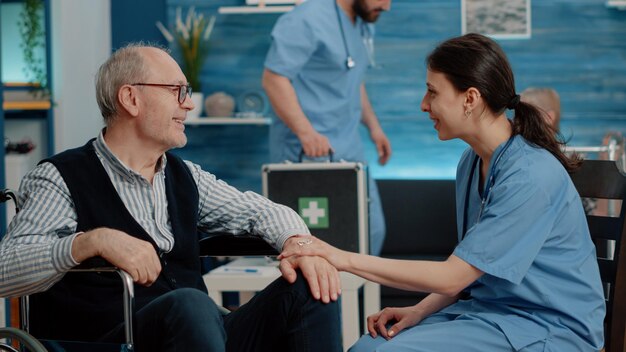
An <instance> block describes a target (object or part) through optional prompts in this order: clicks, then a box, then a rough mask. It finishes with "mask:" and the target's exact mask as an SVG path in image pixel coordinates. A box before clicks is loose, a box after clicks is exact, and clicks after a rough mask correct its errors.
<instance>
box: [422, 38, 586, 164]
mask: <svg viewBox="0 0 626 352" xmlns="http://www.w3.org/2000/svg"><path fill="white" fill-rule="evenodd" d="M426 63H427V65H428V68H429V69H430V70H432V71H436V72H440V73H443V74H444V75H445V76H446V78H448V80H449V81H450V82H451V83H452V85H453V86H454V87H455V88H456V89H457V90H459V91H460V92H463V91H466V90H467V89H469V88H471V87H475V88H476V89H478V90H479V91H480V93H481V96H482V97H483V100H484V101H485V103H486V104H487V106H488V107H489V109H490V110H491V111H493V112H494V113H495V114H496V115H500V114H502V113H503V112H504V111H505V110H506V109H507V108H508V109H511V110H513V111H515V116H514V118H513V134H519V135H522V136H523V137H524V138H525V139H526V140H527V141H529V142H530V143H532V144H534V145H536V146H538V147H541V148H544V149H546V150H547V151H549V152H550V153H552V155H554V157H556V158H557V159H558V160H559V162H560V163H561V164H562V165H563V167H565V169H566V170H567V171H568V172H572V171H574V170H576V169H577V168H578V167H579V166H580V163H581V161H580V160H579V158H578V157H577V156H575V155H574V156H572V157H569V156H567V155H566V154H565V153H564V152H563V147H564V146H565V143H564V142H563V140H562V138H561V137H560V136H557V134H556V133H555V131H554V130H553V129H552V128H551V127H550V126H549V125H548V123H547V122H546V120H545V119H544V118H543V116H542V115H541V112H540V111H539V110H538V109H537V108H536V107H535V106H533V105H531V104H528V103H525V102H522V101H520V96H519V95H518V94H516V93H515V80H514V78H513V71H512V70H511V65H510V64H509V61H508V59H507V57H506V55H505V54H504V51H502V48H501V47H500V46H499V45H498V44H497V43H496V42H495V41H493V40H492V39H490V38H487V37H485V36H483V35H480V34H476V33H470V34H466V35H463V36H460V37H456V38H452V39H448V40H446V41H445V42H443V43H441V44H439V45H438V46H437V48H435V50H433V52H432V53H431V54H430V55H429V56H428V58H427V59H426Z"/></svg>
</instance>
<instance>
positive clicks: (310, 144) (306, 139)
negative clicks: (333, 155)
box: [298, 130, 332, 158]
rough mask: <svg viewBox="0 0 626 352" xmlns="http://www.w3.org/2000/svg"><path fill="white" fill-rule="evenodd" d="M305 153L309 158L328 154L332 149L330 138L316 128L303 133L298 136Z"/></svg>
mask: <svg viewBox="0 0 626 352" xmlns="http://www.w3.org/2000/svg"><path fill="white" fill-rule="evenodd" d="M298 139H300V143H301V144H302V149H303V150H304V154H305V155H306V156H308V157H309V158H319V157H322V156H326V155H328V152H329V151H330V150H331V149H332V147H331V146H330V142H329V141H328V138H326V137H325V136H323V135H321V134H320V133H318V132H317V131H316V130H311V131H309V132H306V133H303V134H301V135H299V136H298Z"/></svg>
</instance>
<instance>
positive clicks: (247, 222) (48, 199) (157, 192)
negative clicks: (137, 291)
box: [0, 133, 309, 297]
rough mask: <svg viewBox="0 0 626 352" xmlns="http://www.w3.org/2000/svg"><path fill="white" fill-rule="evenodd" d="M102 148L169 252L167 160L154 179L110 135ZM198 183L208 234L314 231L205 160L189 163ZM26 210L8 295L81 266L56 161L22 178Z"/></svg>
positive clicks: (17, 226)
mask: <svg viewBox="0 0 626 352" xmlns="http://www.w3.org/2000/svg"><path fill="white" fill-rule="evenodd" d="M94 148H95V151H96V154H97V156H98V158H99V159H100V161H101V162H102V165H103V166H104V169H105V170H106V172H107V174H108V175H109V177H110V179H111V182H112V183H113V185H114V187H115V189H116V190H117V193H118V194H119V196H120V198H121V199H122V201H123V202H124V204H125V205H126V208H127V209H128V211H129V212H130V213H131V214H132V216H133V217H134V218H135V220H136V221H137V223H139V224H140V225H141V226H142V227H143V229H144V230H146V232H147V233H148V234H149V235H150V236H151V237H152V238H153V239H154V241H155V242H156V244H157V245H158V246H159V248H160V249H161V250H163V251H165V252H167V251H170V250H171V249H172V247H173V246H174V236H173V234H172V227H171V223H170V217H169V214H168V212H167V202H168V201H167V197H166V195H165V165H166V163H167V158H166V157H165V155H163V157H162V158H161V161H160V163H159V164H160V165H159V167H158V170H157V172H156V174H155V176H154V178H153V181H152V183H150V182H149V181H148V180H146V179H145V178H144V177H143V176H141V175H140V174H139V173H137V172H135V171H133V170H131V169H130V168H129V167H127V166H126V165H124V163H122V162H121V161H120V160H119V159H118V158H117V157H116V156H115V155H114V154H113V153H112V152H111V150H110V149H109V148H108V147H107V145H106V143H105V141H104V136H103V134H102V133H100V135H99V136H98V138H97V139H96V140H95V141H94ZM185 163H186V164H187V166H188V167H189V170H190V171H191V173H192V175H193V178H194V180H195V182H196V184H197V186H198V193H199V196H200V197H199V204H198V219H199V220H198V228H199V229H201V230H203V231H205V232H206V233H212V232H228V233H232V234H235V235H237V234H241V233H245V232H250V233H253V234H258V235H259V236H261V237H262V238H263V239H264V240H265V241H267V242H268V243H270V244H271V245H272V246H273V247H274V248H276V249H278V250H280V249H282V246H283V244H284V242H285V241H286V240H287V238H289V237H291V236H293V235H296V234H309V231H308V229H307V227H306V225H305V224H304V222H303V221H302V219H301V218H300V217H299V216H298V214H297V213H295V212H294V211H293V210H291V209H290V208H288V207H285V206H282V205H279V204H276V203H273V202H271V201H269V200H268V199H266V198H264V197H262V196H260V195H259V194H256V193H254V192H240V191H238V190H237V189H235V188H234V187H231V186H229V185H227V184H226V183H225V182H223V181H221V180H218V179H217V178H216V177H215V176H214V175H213V174H211V173H208V172H206V171H203V170H202V169H201V168H200V166H198V165H196V164H193V163H191V162H189V161H185ZM19 193H20V196H19V200H20V204H21V206H22V209H21V211H20V212H19V213H18V214H17V215H16V216H15V217H14V219H13V221H11V223H10V225H9V228H8V232H7V234H6V236H5V237H4V238H3V239H2V242H0V297H8V296H20V295H25V294H31V293H35V292H39V291H44V290H46V289H48V288H49V287H51V286H52V285H54V284H55V283H56V282H57V281H59V280H61V278H62V277H63V275H64V274H65V273H66V272H67V271H68V270H69V269H71V268H72V267H74V266H76V265H78V264H79V263H77V262H76V261H75V260H74V258H73V257H72V255H71V249H72V241H73V240H74V238H75V237H76V236H77V235H78V233H76V225H77V214H76V209H75V207H74V203H73V201H72V198H71V196H70V192H69V189H68V187H67V185H66V184H65V182H64V181H63V178H62V177H61V174H60V173H59V171H58V170H57V169H56V168H55V167H54V165H52V164H51V163H42V164H41V165H38V166H37V167H36V168H35V169H33V170H32V171H30V172H29V173H28V174H27V175H26V176H25V177H24V179H23V180H22V183H21V185H20V190H19Z"/></svg>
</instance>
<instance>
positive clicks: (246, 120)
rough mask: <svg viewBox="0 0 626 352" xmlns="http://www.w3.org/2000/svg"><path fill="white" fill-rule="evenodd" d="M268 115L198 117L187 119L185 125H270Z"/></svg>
mask: <svg viewBox="0 0 626 352" xmlns="http://www.w3.org/2000/svg"><path fill="white" fill-rule="evenodd" d="M270 121H271V119H270V118H268V117H198V118H193V119H187V120H185V125H189V126H194V125H269V124H270Z"/></svg>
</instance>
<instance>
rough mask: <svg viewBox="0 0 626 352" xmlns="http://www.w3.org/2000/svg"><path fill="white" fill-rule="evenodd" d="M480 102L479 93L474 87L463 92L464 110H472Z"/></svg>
mask: <svg viewBox="0 0 626 352" xmlns="http://www.w3.org/2000/svg"><path fill="white" fill-rule="evenodd" d="M479 101H480V92H479V91H478V89H476V88H474V87H470V88H468V89H467V90H466V91H465V102H464V103H463V106H464V107H465V109H466V110H473V109H474V108H476V106H477V105H478V102H479Z"/></svg>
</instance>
